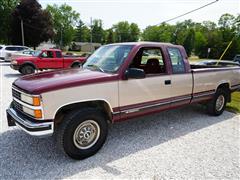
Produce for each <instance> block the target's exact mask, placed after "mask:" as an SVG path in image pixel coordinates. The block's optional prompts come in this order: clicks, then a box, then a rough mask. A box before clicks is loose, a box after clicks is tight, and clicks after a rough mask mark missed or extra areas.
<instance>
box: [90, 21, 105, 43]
mask: <svg viewBox="0 0 240 180" xmlns="http://www.w3.org/2000/svg"><path fill="white" fill-rule="evenodd" d="M104 35H105V34H104V30H103V25H102V20H100V19H95V20H93V24H92V42H95V43H103V42H104Z"/></svg>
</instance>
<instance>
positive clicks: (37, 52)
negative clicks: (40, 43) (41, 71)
mask: <svg viewBox="0 0 240 180" xmlns="http://www.w3.org/2000/svg"><path fill="white" fill-rule="evenodd" d="M41 52H42V51H34V53H33V56H35V57H37V56H39V54H40V53H41Z"/></svg>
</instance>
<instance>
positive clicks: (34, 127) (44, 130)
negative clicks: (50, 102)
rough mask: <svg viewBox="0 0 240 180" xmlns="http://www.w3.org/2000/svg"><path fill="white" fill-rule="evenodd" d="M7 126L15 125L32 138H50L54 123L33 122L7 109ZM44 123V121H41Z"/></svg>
mask: <svg viewBox="0 0 240 180" xmlns="http://www.w3.org/2000/svg"><path fill="white" fill-rule="evenodd" d="M7 120H8V126H15V125H17V126H18V127H20V128H21V129H22V130H23V131H25V132H26V133H28V134H30V135H32V136H38V137H44V136H51V135H52V134H53V131H54V123H53V121H51V120H48V121H47V122H39V121H36V122H33V120H31V119H30V118H28V117H26V116H24V115H22V114H21V113H18V112H16V111H15V110H14V109H13V108H9V109H7ZM41 121H44V120H41Z"/></svg>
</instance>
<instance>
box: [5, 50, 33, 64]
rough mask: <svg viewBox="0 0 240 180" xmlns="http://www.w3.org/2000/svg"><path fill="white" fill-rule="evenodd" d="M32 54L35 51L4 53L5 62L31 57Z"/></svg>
mask: <svg viewBox="0 0 240 180" xmlns="http://www.w3.org/2000/svg"><path fill="white" fill-rule="evenodd" d="M34 53H35V51H34V50H32V49H28V50H24V51H18V52H13V53H6V56H5V61H12V60H14V59H16V58H18V57H23V56H32V55H33V54H34Z"/></svg>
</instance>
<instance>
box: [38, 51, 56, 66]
mask: <svg viewBox="0 0 240 180" xmlns="http://www.w3.org/2000/svg"><path fill="white" fill-rule="evenodd" d="M53 59H54V53H53V51H43V52H42V53H41V55H40V58H39V61H38V64H39V69H51V68H54V61H53Z"/></svg>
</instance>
